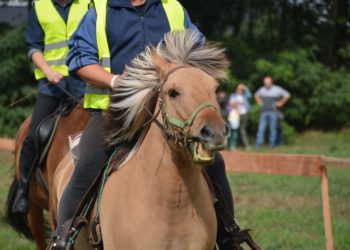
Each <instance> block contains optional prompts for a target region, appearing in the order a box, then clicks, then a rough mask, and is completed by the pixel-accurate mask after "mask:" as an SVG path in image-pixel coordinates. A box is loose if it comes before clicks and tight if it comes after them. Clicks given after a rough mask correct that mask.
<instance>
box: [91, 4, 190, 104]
mask: <svg viewBox="0 0 350 250" xmlns="http://www.w3.org/2000/svg"><path fill="white" fill-rule="evenodd" d="M107 1H108V0H96V1H95V9H96V16H97V19H96V39H97V46H98V54H99V61H100V65H101V66H102V67H103V68H104V69H105V70H106V71H108V72H111V63H110V57H111V56H110V51H109V47H108V40H107V34H106V19H107ZM162 6H163V8H164V10H165V13H166V16H167V18H168V22H169V25H170V30H171V31H174V30H184V29H185V12H184V9H183V7H182V6H181V4H180V3H179V2H178V1H177V0H162ZM109 95H110V90H109V88H101V87H98V86H95V85H91V84H88V85H87V88H86V92H85V97H84V107H85V108H93V109H107V108H108V107H109Z"/></svg>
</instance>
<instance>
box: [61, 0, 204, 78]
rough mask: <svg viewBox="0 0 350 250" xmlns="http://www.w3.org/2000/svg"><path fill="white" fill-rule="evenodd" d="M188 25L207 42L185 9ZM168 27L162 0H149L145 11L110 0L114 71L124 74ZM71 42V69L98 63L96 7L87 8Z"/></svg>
mask: <svg viewBox="0 0 350 250" xmlns="http://www.w3.org/2000/svg"><path fill="white" fill-rule="evenodd" d="M185 27H186V28H189V29H192V30H194V31H195V32H197V33H198V39H200V40H201V42H202V43H203V44H204V37H203V35H202V34H201V33H200V32H199V31H198V29H197V28H196V26H195V25H194V24H193V23H192V22H191V20H190V18H189V16H188V14H187V12H186V11H185ZM169 31H170V27H169V24H168V19H167V17H166V14H165V11H164V9H163V7H162V4H161V1H160V0H147V2H146V6H145V8H144V10H143V12H142V13H139V12H138V11H137V9H136V8H135V7H134V6H132V5H131V3H130V2H129V0H109V2H108V9H107V23H106V33H107V40H108V45H109V49H110V53H111V70H112V73H114V74H121V73H122V72H123V70H124V67H125V65H127V64H128V63H130V62H131V60H132V59H133V58H134V57H135V56H137V55H138V54H139V53H141V52H142V51H144V49H145V46H146V45H149V44H152V45H156V44H158V43H159V42H160V41H161V40H162V38H163V36H164V34H165V33H167V32H169ZM68 46H69V48H70V51H69V54H68V57H67V60H66V63H67V65H68V67H69V71H70V72H74V71H75V70H77V69H79V68H81V67H83V66H87V65H90V64H98V63H99V60H98V49H97V43H96V11H95V9H94V8H91V9H90V10H89V11H88V13H87V14H86V16H85V17H84V19H83V20H82V22H81V24H80V26H79V27H78V29H77V31H76V33H75V34H74V36H72V38H71V40H70V41H69V43H68Z"/></svg>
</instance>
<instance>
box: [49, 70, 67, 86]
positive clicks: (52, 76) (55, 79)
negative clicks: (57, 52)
mask: <svg viewBox="0 0 350 250" xmlns="http://www.w3.org/2000/svg"><path fill="white" fill-rule="evenodd" d="M45 75H46V78H47V80H48V81H49V82H50V83H52V84H57V83H59V82H60V81H61V80H62V79H63V77H64V76H63V75H62V74H61V73H60V72H58V71H56V70H53V69H51V68H50V69H49V70H47V71H46V72H45Z"/></svg>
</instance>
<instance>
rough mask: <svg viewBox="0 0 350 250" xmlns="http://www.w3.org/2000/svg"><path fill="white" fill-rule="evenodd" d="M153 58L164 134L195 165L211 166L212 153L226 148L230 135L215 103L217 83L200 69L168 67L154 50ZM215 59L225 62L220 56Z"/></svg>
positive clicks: (180, 66) (189, 66)
mask: <svg viewBox="0 0 350 250" xmlns="http://www.w3.org/2000/svg"><path fill="white" fill-rule="evenodd" d="M203 53H205V52H204V51H203ZM152 54H153V61H154V64H155V66H156V69H157V72H158V73H159V75H160V79H161V82H162V85H161V87H160V89H159V90H160V104H159V105H160V109H161V113H162V115H163V123H164V128H163V129H164V130H165V131H164V132H165V133H166V134H168V136H169V137H170V139H172V141H174V142H176V145H179V146H180V147H181V148H186V150H187V151H189V152H190V154H191V155H192V159H193V161H194V162H196V163H200V164H206V163H210V162H212V161H213V160H214V153H215V152H216V151H219V150H222V149H224V148H225V147H226V144H227V137H228V136H229V133H230V129H229V128H228V126H227V124H226V123H225V121H224V120H223V118H222V117H221V113H220V107H219V104H218V101H217V91H218V89H219V83H218V82H217V80H216V79H215V78H214V77H213V76H211V75H209V74H208V73H206V72H205V71H204V70H202V69H201V68H197V67H195V66H191V65H185V64H181V65H179V64H173V63H170V62H169V61H168V60H166V59H165V58H164V57H162V56H160V55H159V54H158V53H157V52H156V50H153V53H152ZM218 59H221V60H224V63H225V61H226V60H225V58H224V56H223V55H220V57H219V58H218ZM203 60H205V55H203ZM208 63H209V62H208Z"/></svg>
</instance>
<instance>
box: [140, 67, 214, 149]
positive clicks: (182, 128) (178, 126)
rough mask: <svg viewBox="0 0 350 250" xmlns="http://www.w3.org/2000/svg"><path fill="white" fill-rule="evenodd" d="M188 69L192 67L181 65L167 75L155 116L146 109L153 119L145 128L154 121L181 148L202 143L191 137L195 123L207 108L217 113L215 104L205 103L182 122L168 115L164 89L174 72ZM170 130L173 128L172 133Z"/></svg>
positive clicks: (161, 86)
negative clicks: (159, 117) (196, 142)
mask: <svg viewBox="0 0 350 250" xmlns="http://www.w3.org/2000/svg"><path fill="white" fill-rule="evenodd" d="M188 67H190V66H188V65H180V66H177V67H175V68H173V69H172V70H170V71H169V72H168V73H167V74H166V76H165V78H164V80H163V81H162V82H161V84H160V87H159V88H158V90H157V92H158V96H159V98H158V99H159V110H158V111H157V112H156V113H155V115H153V114H152V113H151V112H150V111H149V109H148V108H146V107H145V108H144V110H145V111H146V113H147V114H148V115H149V116H150V117H151V119H150V120H149V121H148V122H146V123H145V125H144V126H147V125H149V124H150V123H151V122H153V121H154V122H155V123H156V124H157V126H158V127H160V128H161V130H162V131H163V133H164V135H165V136H166V137H167V139H168V140H174V143H175V144H179V145H180V146H181V147H186V146H188V144H189V143H190V142H193V141H200V138H198V137H194V136H191V135H190V130H191V127H192V125H193V122H194V120H195V118H196V117H197V115H198V114H199V113H200V112H201V111H202V110H203V109H206V108H213V109H215V110H216V111H217V108H216V106H214V105H213V104H211V103H203V104H201V105H199V106H198V107H197V108H196V109H195V110H194V111H193V112H192V113H191V115H190V116H189V117H188V118H187V119H185V120H181V119H178V118H176V117H173V116H171V115H170V114H169V113H168V110H167V107H166V103H165V101H164V91H163V87H164V85H165V83H166V81H167V80H168V78H169V76H170V75H171V74H173V73H174V72H176V71H177V70H179V69H183V68H188ZM159 113H161V114H162V118H163V123H161V122H159V121H158V120H157V119H156V118H157V117H158V115H159ZM169 128H172V131H171V130H170V129H169Z"/></svg>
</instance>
